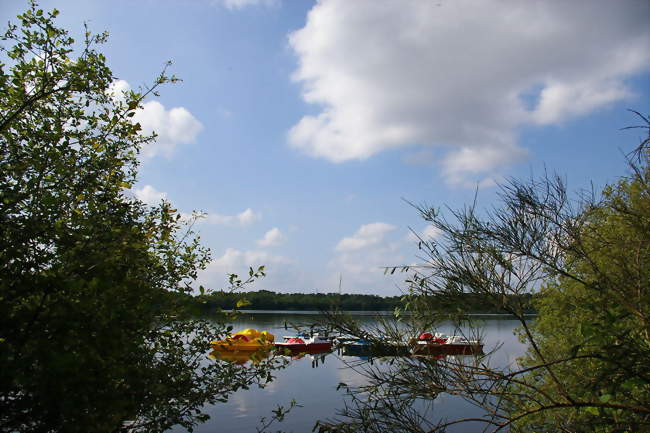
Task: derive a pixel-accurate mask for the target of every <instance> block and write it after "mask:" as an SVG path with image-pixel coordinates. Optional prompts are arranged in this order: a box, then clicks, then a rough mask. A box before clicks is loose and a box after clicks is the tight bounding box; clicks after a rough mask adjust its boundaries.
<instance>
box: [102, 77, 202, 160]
mask: <svg viewBox="0 0 650 433" xmlns="http://www.w3.org/2000/svg"><path fill="white" fill-rule="evenodd" d="M130 88H131V87H130V85H129V83H128V82H126V81H124V80H116V81H115V82H113V83H112V85H111V88H110V90H109V91H110V92H111V93H113V94H114V95H115V97H116V98H121V97H122V96H121V95H122V93H123V92H125V91H128V90H130ZM133 121H134V122H139V123H140V126H141V127H142V133H143V134H145V135H149V134H152V133H154V132H155V133H156V134H157V137H156V139H155V141H153V142H151V143H149V144H145V145H143V146H142V149H141V152H140V153H141V155H142V157H144V158H152V157H154V156H156V155H163V156H165V157H168V158H169V157H170V156H171V155H173V153H174V151H175V149H176V147H177V146H178V145H182V144H191V143H194V142H195V141H196V136H197V135H198V134H199V132H201V130H202V129H203V125H202V124H201V122H199V121H198V120H197V119H196V118H195V117H194V116H193V115H192V113H190V112H189V111H188V110H187V109H186V108H184V107H174V108H171V109H169V110H168V109H166V108H165V106H164V105H163V104H161V103H160V102H158V101H149V102H145V103H144V104H142V107H141V108H139V109H138V110H136V112H135V115H134V116H133Z"/></svg>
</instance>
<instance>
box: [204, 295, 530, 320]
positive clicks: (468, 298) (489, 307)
mask: <svg viewBox="0 0 650 433" xmlns="http://www.w3.org/2000/svg"><path fill="white" fill-rule="evenodd" d="M517 296H519V297H521V302H522V303H523V304H526V305H528V311H527V312H528V313H534V312H535V310H534V309H533V307H532V303H531V300H532V295H530V294H524V295H517ZM192 300H193V303H194V305H195V306H198V307H199V308H200V310H201V311H202V312H203V313H210V312H212V311H216V310H217V309H223V310H231V309H234V308H236V307H238V303H239V307H241V308H244V309H247V310H288V311H299V310H311V311H324V310H325V311H327V310H342V311H393V310H394V309H395V308H397V307H400V306H402V305H403V303H404V297H402V296H387V297H381V296H377V295H364V294H350V293H341V294H339V293H277V292H273V291H270V290H258V291H250V292H246V293H233V292H227V291H218V292H214V293H212V294H210V295H207V296H199V297H193V298H192ZM456 302H457V303H458V304H462V305H464V306H465V308H466V311H469V312H471V313H483V314H487V313H494V314H499V313H507V312H506V311H505V310H503V309H501V308H498V307H495V306H494V304H493V303H491V302H490V301H489V300H488V299H486V298H485V297H481V296H480V295H475V294H471V293H469V294H465V295H464V296H463V299H462V300H460V299H457V300H455V301H449V302H445V303H442V302H441V303H439V304H438V308H437V309H436V308H435V307H434V308H433V309H434V310H437V311H440V312H445V311H455V309H456Z"/></svg>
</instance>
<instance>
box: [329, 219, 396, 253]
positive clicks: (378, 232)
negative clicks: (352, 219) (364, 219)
mask: <svg viewBox="0 0 650 433" xmlns="http://www.w3.org/2000/svg"><path fill="white" fill-rule="evenodd" d="M393 230H395V226H393V225H390V224H386V223H380V222H377V223H371V224H364V225H362V226H361V227H360V228H359V230H357V231H356V233H355V234H354V235H353V236H350V237H347V238H343V239H341V240H340V241H339V243H338V244H337V245H336V251H355V250H360V249H363V248H367V247H370V246H373V245H377V244H379V243H381V242H382V241H383V240H384V236H385V235H386V233H388V232H390V231H393Z"/></svg>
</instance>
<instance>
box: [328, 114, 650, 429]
mask: <svg viewBox="0 0 650 433" xmlns="http://www.w3.org/2000/svg"><path fill="white" fill-rule="evenodd" d="M637 114H638V113H637ZM641 118H642V119H643V120H644V122H645V124H644V125H643V126H641V128H644V129H646V130H648V128H649V127H650V121H649V119H647V118H645V117H643V116H641ZM649 162H650V139H646V140H644V141H643V142H642V143H641V145H640V146H639V147H638V148H637V149H636V151H634V152H633V153H632V154H630V156H629V158H628V163H629V167H630V173H629V175H628V176H626V177H624V178H622V179H621V180H620V181H618V182H617V183H616V184H614V185H610V186H608V187H607V188H605V190H604V191H603V192H602V194H600V195H598V196H597V195H595V194H592V193H582V194H580V195H579V196H578V198H577V199H572V198H571V197H570V196H569V194H568V193H567V189H566V186H565V184H564V182H563V181H562V180H561V179H560V178H559V177H558V176H555V177H548V176H547V177H545V178H543V179H541V180H539V181H530V182H521V181H517V180H511V181H510V182H509V183H507V184H506V185H503V186H502V187H501V194H500V199H501V206H500V207H496V208H493V209H492V210H488V211H484V212H478V211H477V210H476V208H475V206H471V207H468V208H466V209H463V210H460V211H454V212H452V218H451V219H449V218H446V217H445V216H444V215H443V214H442V213H441V212H439V211H438V210H437V209H434V208H431V207H428V206H420V207H418V209H419V210H420V212H421V214H422V216H423V217H424V219H425V220H426V221H428V222H430V223H431V224H433V225H434V226H435V227H436V228H437V229H439V230H440V233H441V234H442V236H441V237H440V239H439V240H435V241H424V240H422V241H421V242H420V247H421V249H422V251H423V252H424V256H425V259H426V262H427V263H426V264H424V265H423V266H420V267H408V268H405V269H411V270H414V274H413V277H412V278H411V279H410V280H409V281H408V283H409V289H410V295H411V296H410V297H409V298H408V302H407V304H406V307H405V308H406V309H407V310H410V312H411V313H412V314H411V315H400V314H398V315H397V319H398V320H401V321H402V323H401V328H402V329H406V334H407V335H408V334H410V335H414V334H415V335H417V334H416V333H417V332H419V331H421V330H423V329H427V328H429V329H430V328H432V327H435V326H436V325H437V324H439V323H441V322H442V321H443V320H452V321H453V323H455V324H456V325H457V327H458V332H462V331H463V330H467V329H469V330H470V331H471V332H474V333H475V334H480V333H479V330H478V329H477V328H476V327H475V325H474V324H472V323H468V322H466V321H465V320H466V316H465V313H468V312H471V305H468V303H467V302H466V301H467V300H468V297H467V294H474V295H480V296H481V298H482V299H487V300H490V301H491V302H492V304H493V305H494V306H497V307H499V308H502V309H503V310H505V311H507V312H509V313H510V314H512V315H513V316H514V317H515V318H516V319H518V321H519V322H520V324H521V326H520V329H519V331H518V332H519V336H520V338H521V340H522V341H523V342H524V343H526V344H527V346H528V352H527V353H526V355H525V356H524V357H523V358H522V359H520V360H519V362H518V363H516V364H515V365H507V366H504V365H499V364H496V363H495V362H493V361H492V358H491V354H490V353H488V354H486V355H481V356H476V357H473V358H470V359H462V360H461V359H451V358H447V359H427V358H420V359H412V358H403V359H396V360H395V361H393V362H392V363H391V364H390V365H389V366H383V367H381V368H377V367H373V366H369V367H367V368H366V370H365V372H366V375H367V376H368V385H366V386H363V387H360V388H349V393H350V397H351V398H352V400H351V401H352V403H351V404H350V405H348V406H347V407H346V409H345V410H344V411H343V412H342V416H343V420H332V421H328V422H321V423H320V424H319V428H320V431H323V432H325V431H337V432H347V431H364V432H380V431H396V432H397V431H399V432H428V431H443V430H445V429H446V428H447V427H450V426H453V425H455V424H459V423H466V422H474V423H479V424H483V425H484V426H485V428H486V429H488V430H493V431H502V430H510V431H522V432H529V431H535V432H544V431H563V432H582V431H590V432H601V431H621V432H625V431H628V432H632V431H646V430H648V429H649V428H650V376H649V375H648V368H647V366H648V365H650V339H649V336H650V334H649V331H650V329H649V327H648V318H649V317H648V315H649V314H650V311H649V310H650V287H649V284H650V164H649ZM530 294H534V295H533V296H534V298H535V301H534V302H535V304H536V307H537V309H538V311H539V315H538V316H537V318H536V319H535V320H533V321H532V322H531V321H530V320H529V318H528V317H526V315H525V313H526V310H527V308H526V304H525V302H524V301H525V300H526V299H527V296H526V295H530ZM469 299H471V298H469ZM440 305H447V306H452V305H453V306H455V307H456V309H457V312H456V313H453V314H449V313H448V312H449V311H450V310H449V309H446V311H447V313H445V314H440V313H439V312H437V310H436V308H435V307H436V306H440ZM398 313H399V312H398ZM332 321H333V322H334V324H335V325H336V326H338V327H339V329H341V330H345V331H347V332H350V333H356V334H360V333H365V335H364V336H365V337H366V338H369V339H371V340H372V339H377V341H378V342H379V341H381V337H382V334H385V335H388V338H390V339H399V338H402V339H403V338H404V333H403V332H400V327H398V326H394V325H392V326H387V327H386V328H385V330H380V332H375V333H374V335H369V334H368V333H367V332H366V330H363V329H360V328H359V327H358V325H357V324H355V323H354V322H351V321H349V320H345V319H344V318H342V317H340V316H334V317H333V318H332ZM464 321H465V322H464ZM496 350H498V348H497V349H496ZM441 393H446V394H450V395H454V396H458V397H460V398H463V399H465V400H466V401H469V402H471V403H473V404H474V405H475V406H477V407H479V408H481V409H482V413H483V414H482V415H481V416H478V417H466V418H458V419H445V415H444V414H437V413H431V412H427V411H425V410H423V408H424V409H426V407H427V406H426V404H427V402H432V401H433V399H435V398H436V397H437V396H438V395H439V394H441ZM434 419H437V420H439V421H437V422H434Z"/></svg>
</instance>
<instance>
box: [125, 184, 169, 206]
mask: <svg viewBox="0 0 650 433" xmlns="http://www.w3.org/2000/svg"><path fill="white" fill-rule="evenodd" d="M133 193H134V194H135V196H136V198H137V199H138V200H140V201H142V202H144V203H146V204H148V205H155V204H157V203H159V202H160V201H161V200H164V199H166V198H167V193H165V192H161V191H158V190H157V189H156V188H154V187H153V186H151V185H145V186H144V187H142V188H141V189H136V190H134V191H133Z"/></svg>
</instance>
